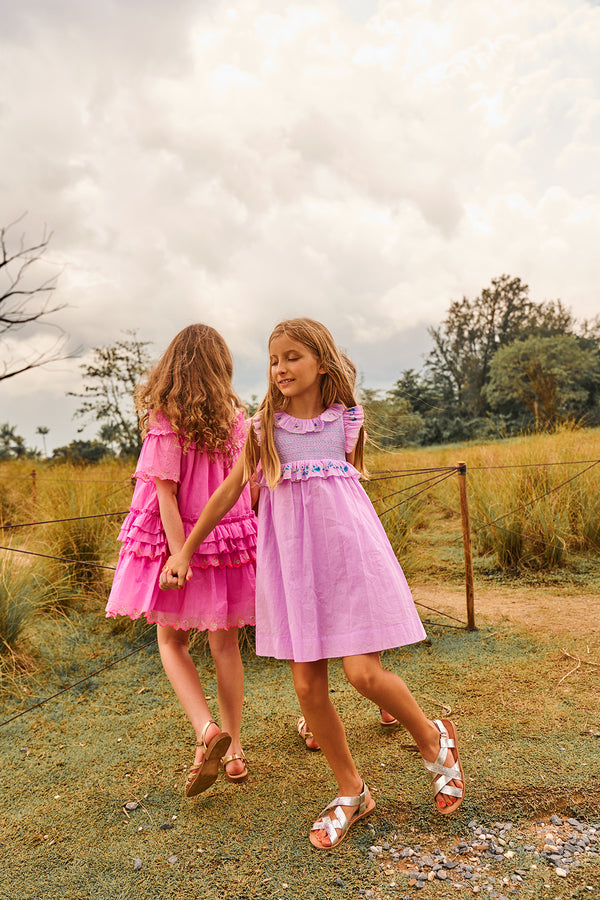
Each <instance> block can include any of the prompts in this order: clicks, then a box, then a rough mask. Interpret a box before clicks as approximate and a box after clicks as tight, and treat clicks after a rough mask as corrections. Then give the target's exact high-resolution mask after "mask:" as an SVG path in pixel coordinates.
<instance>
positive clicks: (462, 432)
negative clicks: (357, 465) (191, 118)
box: [0, 223, 600, 462]
mask: <svg viewBox="0 0 600 900" xmlns="http://www.w3.org/2000/svg"><path fill="white" fill-rule="evenodd" d="M14 224H15V223H13V225H14ZM10 227H12V226H10ZM49 240H50V235H48V234H47V233H46V232H44V233H43V235H42V237H41V238H40V240H38V241H31V242H27V241H26V240H25V238H24V236H22V237H21V239H20V241H18V242H17V243H16V245H15V246H14V247H9V241H8V229H7V228H2V229H0V275H4V276H5V281H4V287H3V288H2V289H0V344H2V343H4V344H5V345H6V338H7V336H8V335H9V333H10V332H14V331H17V330H19V329H21V328H25V327H27V326H30V325H32V324H33V323H35V324H37V325H39V324H51V322H48V321H47V320H48V317H50V316H51V315H52V314H53V313H55V312H57V311H58V310H60V309H61V308H63V307H62V306H60V305H51V304H50V303H49V302H48V297H49V295H50V294H51V293H52V292H53V291H54V290H55V287H56V276H52V277H50V278H48V277H44V275H42V276H41V277H40V278H39V279H38V280H37V281H36V280H35V277H34V275H33V274H32V270H34V269H35V267H36V266H39V265H41V264H43V263H44V253H45V251H46V249H47V247H48V243H49ZM45 271H46V268H44V269H43V272H45ZM53 327H54V326H53ZM429 335H430V337H431V342H432V346H431V349H430V350H429V352H428V354H427V355H426V357H425V360H424V364H423V366H422V367H421V369H420V370H419V371H415V370H414V369H405V370H404V371H402V372H401V373H400V377H399V378H398V380H397V381H396V382H395V383H394V385H393V386H392V387H391V388H390V389H389V390H387V391H379V390H373V389H370V388H368V387H366V386H365V385H364V384H362V383H361V386H360V400H361V402H362V404H363V406H364V407H365V413H366V419H367V425H368V431H369V436H370V439H371V441H373V442H374V443H375V444H376V445H378V446H381V447H384V448H397V447H403V446H407V445H413V446H414V445H420V446H426V445H431V444H447V443H453V442H457V441H465V440H486V439H490V438H493V437H499V436H506V435H514V434H518V433H522V432H523V431H530V430H533V429H540V428H544V429H551V428H554V427H555V426H557V425H558V424H560V423H562V422H564V421H566V420H573V421H576V422H578V423H580V424H582V425H586V426H594V425H598V424H600V403H599V397H600V317H598V316H597V317H596V318H594V319H592V320H590V321H588V320H583V321H578V320H577V319H576V318H575V317H574V316H573V315H572V313H571V311H570V310H569V309H568V308H567V307H565V306H564V305H563V303H562V302H561V301H560V300H550V301H543V302H536V301H534V300H532V299H531V298H530V296H529V287H528V285H527V284H525V283H524V282H523V281H521V279H520V278H517V277H511V276H509V275H501V276H499V277H498V278H494V279H492V281H491V284H490V286H489V287H486V288H484V289H483V290H482V291H481V293H480V294H479V295H478V296H477V297H475V298H474V299H469V298H467V297H463V298H462V299H461V300H453V301H452V302H451V303H450V306H449V308H448V310H447V312H446V315H445V318H444V319H443V321H442V322H441V323H440V325H438V326H437V327H436V328H430V329H429ZM64 339H65V336H64V335H63V334H62V332H60V338H59V343H58V344H57V345H55V346H54V347H52V348H51V350H50V351H49V352H48V353H45V354H44V353H40V354H37V355H36V354H35V353H34V354H33V356H30V357H28V358H26V359H21V360H14V359H10V360H9V359H8V357H7V356H6V355H4V356H3V359H4V362H3V364H2V366H0V381H2V380H5V379H7V378H12V377H14V376H16V375H18V374H20V373H22V372H24V371H27V370H28V369H31V368H35V367H37V366H41V365H45V364H47V363H48V362H51V361H54V360H57V359H64V358H67V356H68V354H67V353H66V350H65V344H64ZM150 347H151V343H150V342H149V341H141V340H139V339H138V337H137V335H136V333H135V332H125V333H124V336H123V337H122V338H120V339H119V340H117V341H115V342H114V343H112V344H110V345H107V346H102V347H95V348H93V349H92V355H91V362H89V363H85V364H83V365H82V366H81V370H82V389H81V390H80V391H79V392H69V393H70V395H71V396H74V397H78V398H79V399H80V401H81V403H80V405H79V407H78V409H77V410H76V413H75V417H76V418H78V419H82V420H86V421H92V422H95V423H97V424H98V432H97V435H96V437H95V438H94V439H93V440H91V441H90V440H80V439H76V440H73V441H71V443H70V444H68V445H67V446H64V447H59V448H57V449H55V450H54V452H53V454H52V458H53V459H57V460H72V461H78V462H79V461H81V462H82V461H97V460H99V459H102V458H105V457H107V456H121V457H123V456H135V455H136V454H137V453H139V450H140V446H141V445H140V434H139V429H138V423H137V416H136V413H135V408H134V404H133V390H134V387H135V385H136V384H137V382H138V381H139V380H140V378H141V377H142V376H143V374H144V373H145V372H146V371H147V369H148V368H149V366H150V364H151V362H152V359H151V353H150ZM248 406H249V409H250V412H253V411H254V409H255V408H256V398H254V397H253V398H251V400H250V402H249V404H248ZM80 430H82V429H80ZM48 432H49V429H48V428H47V427H46V426H41V425H40V426H39V427H38V428H37V433H38V434H40V435H41V436H42V438H43V441H44V448H45V436H46V435H47V434H48ZM41 455H42V454H41V453H40V451H39V450H36V449H33V448H30V447H27V445H26V443H25V440H24V439H23V438H22V437H21V436H20V435H19V434H17V431H16V428H15V427H14V426H12V425H10V424H9V423H4V424H0V460H1V459H14V458H23V457H35V456H41ZM44 456H45V449H44Z"/></svg>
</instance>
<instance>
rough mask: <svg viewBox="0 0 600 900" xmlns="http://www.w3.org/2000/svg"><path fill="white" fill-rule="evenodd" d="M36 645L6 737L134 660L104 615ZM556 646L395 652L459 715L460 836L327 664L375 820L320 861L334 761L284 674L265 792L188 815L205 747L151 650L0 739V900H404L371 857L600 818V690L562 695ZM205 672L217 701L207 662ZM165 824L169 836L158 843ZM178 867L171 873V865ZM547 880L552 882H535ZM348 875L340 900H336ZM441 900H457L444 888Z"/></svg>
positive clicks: (253, 721) (470, 638) (253, 713)
mask: <svg viewBox="0 0 600 900" xmlns="http://www.w3.org/2000/svg"><path fill="white" fill-rule="evenodd" d="M36 638H37V641H38V652H39V653H40V654H41V656H42V657H43V658H44V659H45V661H46V668H45V669H44V671H45V673H46V674H45V675H44V677H43V678H40V677H39V676H35V677H31V678H28V679H23V681H22V687H23V688H27V690H28V692H29V693H28V694H23V697H22V700H21V701H20V702H19V703H17V702H15V699H14V698H8V699H7V702H5V704H4V708H3V712H2V719H3V720H4V718H8V717H9V715H10V714H11V713H14V712H16V711H18V710H19V709H20V708H23V707H25V706H26V705H31V704H33V703H35V702H37V701H38V700H39V699H42V698H43V697H45V696H48V695H49V694H50V693H52V692H54V691H57V690H60V689H61V688H63V687H65V686H67V685H68V684H72V683H74V682H76V681H78V680H79V679H80V678H82V677H83V676H84V674H85V673H86V672H90V671H93V670H95V669H97V668H99V667H100V666H101V665H102V663H103V661H104V660H107V659H112V658H115V657H116V656H118V655H124V654H125V653H126V652H129V650H130V649H132V647H133V646H134V645H133V644H131V643H129V642H127V641H125V640H124V639H123V636H122V635H118V634H115V633H114V632H113V631H112V630H111V628H110V623H108V622H105V621H104V620H103V619H102V614H101V612H100V611H99V610H98V611H97V612H96V613H93V612H87V613H85V614H83V615H81V617H78V618H76V619H74V620H72V621H71V623H70V625H68V626H67V625H65V624H64V623H61V622H59V621H55V620H43V621H42V622H41V623H40V625H39V626H38V629H37V632H36ZM559 643H560V641H558V642H557V641H556V640H555V639H553V638H551V637H548V638H544V639H543V640H541V639H540V638H539V637H534V636H532V635H530V634H527V633H525V632H522V631H519V630H516V629H515V628H514V627H509V625H508V624H507V623H504V622H498V623H487V624H486V623H482V627H480V630H479V631H477V632H474V633H467V632H464V631H455V630H445V629H442V628H432V629H430V635H429V640H428V641H427V642H426V643H423V644H420V645H415V646H413V647H409V648H405V649H403V650H398V651H392V652H388V653H386V654H385V656H384V663H385V665H386V666H388V667H389V668H392V669H394V670H395V671H397V672H398V673H399V674H401V675H402V677H404V678H405V680H406V681H407V683H408V684H409V686H410V687H411V689H412V690H413V692H414V694H415V696H416V697H417V699H418V700H419V702H420V703H421V704H422V706H423V708H424V709H425V711H426V712H427V713H428V714H429V715H430V716H432V717H433V716H438V715H440V714H441V713H442V710H443V707H444V706H449V707H451V708H452V713H451V716H452V718H453V719H454V720H455V721H456V722H457V725H458V729H459V735H460V741H461V751H462V759H463V765H464V767H465V770H466V772H467V777H468V794H467V797H466V799H465V801H464V803H463V806H462V808H461V811H460V812H459V814H458V815H457V816H454V817H451V818H449V819H444V818H443V817H440V816H438V815H436V813H435V810H434V808H433V804H432V799H431V794H430V787H429V782H428V779H427V776H426V774H425V772H424V769H423V768H422V766H421V764H420V761H419V760H418V759H417V758H415V757H414V756H412V755H411V754H408V753H407V752H405V751H403V750H402V749H401V747H400V744H401V743H403V742H405V741H406V740H407V739H408V738H407V735H406V734H404V733H402V732H401V731H396V732H395V733H393V732H392V733H390V732H384V731H383V730H382V729H381V728H380V726H378V724H377V715H376V710H374V709H373V708H372V707H371V706H370V704H368V703H367V702H366V701H365V700H364V699H362V698H361V697H359V696H358V695H357V694H356V692H355V691H353V690H352V689H351V688H350V687H349V686H348V685H347V683H346V682H345V681H344V679H343V676H342V673H341V669H340V666H339V664H338V663H332V666H331V687H332V690H333V694H332V697H333V699H334V702H335V703H336V705H337V707H338V708H339V710H340V712H341V714H342V716H343V719H344V721H345V723H346V726H347V732H348V739H349V742H350V745H351V747H352V748H353V751H354V753H355V755H356V759H357V762H358V765H359V768H360V770H361V772H362V773H363V775H364V777H365V780H366V781H367V783H368V784H369V785H370V787H371V789H372V790H373V792H374V796H375V798H376V800H377V804H378V805H377V811H376V813H375V814H374V816H373V817H372V824H373V826H374V829H375V831H374V832H372V831H371V830H370V829H369V828H368V827H367V826H366V825H360V826H356V827H355V828H354V829H353V830H352V831H351V833H350V836H349V837H348V838H347V840H346V841H345V842H344V844H343V845H342V847H341V848H339V849H338V850H337V851H335V852H333V853H317V852H314V851H312V850H311V848H310V846H309V844H308V830H309V828H310V825H311V823H312V820H313V819H314V818H315V817H316V815H317V813H318V812H319V810H320V809H321V808H322V807H323V806H324V805H325V804H326V803H327V802H328V801H329V800H330V799H331V797H332V796H333V793H334V786H333V781H332V777H331V775H330V773H329V772H328V769H327V766H326V764H325V761H324V759H323V757H322V755H321V754H311V753H307V752H306V751H305V750H304V749H303V746H302V745H301V744H300V741H299V739H298V737H297V735H296V731H295V722H296V717H297V714H298V712H297V704H296V700H295V697H294V692H293V687H292V682H291V677H290V674H289V670H288V666H287V664H286V663H282V662H277V661H273V660H258V659H257V658H256V657H253V656H252V655H250V654H246V657H245V669H246V692H245V706H244V745H245V750H246V752H247V754H248V756H249V759H250V769H251V778H250V780H249V782H248V784H247V785H245V786H242V787H239V786H234V785H230V784H228V783H227V782H226V781H225V780H224V779H223V778H220V779H219V780H218V782H217V783H216V785H215V786H214V787H213V788H212V789H211V790H210V791H208V792H207V793H206V794H204V795H202V796H201V797H200V798H199V799H197V800H195V801H192V802H190V801H188V800H186V798H185V797H184V795H183V792H182V784H183V780H184V771H185V769H184V767H185V766H186V765H188V764H189V763H190V762H191V759H192V755H193V735H192V734H191V729H190V727H189V725H188V724H187V721H186V719H185V717H184V714H183V712H182V711H181V709H180V707H179V705H178V703H177V702H176V700H175V698H174V695H173V694H172V692H171V690H170V687H169V685H168V683H167V681H166V678H165V676H164V673H163V671H162V668H161V665H160V661H159V658H158V654H157V652H156V649H155V645H153V646H152V647H150V648H146V649H143V650H141V651H140V652H139V653H137V654H135V655H134V656H132V657H130V658H129V659H127V660H125V661H124V662H121V663H119V664H118V665H117V666H115V667H113V668H111V669H108V670H106V671H105V672H103V673H101V674H100V675H98V676H96V677H94V678H93V679H91V680H89V681H86V682H84V684H82V685H80V686H78V687H77V688H75V689H74V690H72V691H69V692H67V693H65V694H62V695H61V696H60V697H57V698H56V699H54V700H52V701H50V702H49V703H48V704H47V705H45V706H43V707H41V708H38V709H36V710H34V711H32V712H30V713H27V714H25V715H23V716H22V717H21V718H19V719H16V720H15V721H13V722H11V723H10V724H8V725H5V726H4V727H3V728H2V742H1V747H2V749H1V760H2V765H1V767H0V790H1V802H2V810H3V824H2V832H3V835H2V836H3V842H5V843H6V844H7V845H8V846H10V848H11V850H10V854H9V855H4V856H3V858H2V861H1V862H0V875H2V876H4V877H5V878H8V877H9V873H10V883H11V885H12V887H11V889H10V890H11V891H12V893H7V894H2V888H0V897H9V896H10V897H11V898H12V897H18V898H28V897H32V898H33V897H36V898H37V897H45V898H54V897H56V898H59V897H61V898H62V897H67V898H84V897H85V898H87V897H89V898H111V900H112V898H129V897H131V898H134V897H135V898H139V897H148V898H150V897H157V898H159V897H160V898H163V897H169V898H170V897H173V898H204V897H206V898H213V897H230V898H238V897H239V898H277V897H286V898H304V897H333V896H335V897H337V896H340V897H356V896H357V891H358V890H359V889H360V888H362V889H373V890H375V891H376V896H379V897H382V898H383V897H394V896H398V892H397V891H394V889H391V888H389V887H387V886H386V883H385V882H386V880H385V879H384V878H383V876H382V875H381V874H380V869H379V867H378V864H377V861H376V860H371V859H369V858H368V856H367V850H368V847H369V846H370V845H371V844H372V843H373V842H374V841H375V840H376V841H377V842H378V843H381V842H383V841H385V840H386V839H389V838H390V837H391V836H392V835H393V834H397V835H398V836H399V837H398V840H399V841H400V842H401V843H402V842H404V844H408V843H410V844H414V843H417V842H420V843H422V844H423V845H426V844H427V842H429V844H431V841H434V842H435V844H436V845H442V846H449V845H450V844H452V843H454V842H455V841H456V840H457V838H458V837H461V836H465V835H468V833H469V832H468V828H467V825H468V823H469V821H470V820H471V819H473V818H475V819H477V820H478V821H480V822H482V823H492V822H494V821H496V820H502V821H505V820H507V819H511V820H513V821H514V822H515V823H527V822H529V821H531V820H535V819H538V818H540V817H543V816H546V815H547V814H548V813H550V812H552V811H555V812H558V813H559V814H562V815H565V814H569V815H576V816H579V817H582V818H583V817H588V818H590V817H591V818H592V820H594V817H596V818H597V816H598V813H597V811H598V806H599V803H600V786H599V785H598V781H597V777H596V775H597V772H596V770H597V753H598V739H594V738H593V737H591V735H590V734H589V730H590V728H593V729H595V730H598V728H599V720H598V705H597V674H595V675H594V673H593V670H591V669H589V668H588V669H585V668H583V669H582V670H578V671H577V672H576V673H575V674H574V675H573V676H570V677H569V678H567V679H565V681H563V682H562V684H560V685H559V684H558V682H559V679H560V678H561V677H562V676H563V675H564V674H566V673H567V672H568V671H569V669H571V668H572V667H573V663H572V661H568V660H565V658H564V656H563V654H562V653H561V651H560V647H559ZM197 661H198V666H199V668H200V672H201V677H202V680H203V683H204V684H205V685H206V689H207V693H208V694H209V695H210V696H212V697H214V695H215V691H216V685H215V679H214V671H213V668H212V666H211V664H210V661H209V660H208V659H207V658H206V657H205V656H202V655H201V656H199V657H198V660H197ZM49 673H50V674H49ZM132 800H137V801H139V802H140V806H139V808H138V809H136V810H133V811H131V812H129V813H128V814H127V813H126V812H125V811H124V810H123V805H124V804H125V803H126V802H128V801H132ZM174 816H175V817H176V818H175V819H174V818H173V817H174ZM165 823H170V824H172V825H173V827H172V828H170V829H166V830H163V829H161V828H160V825H161V824H165ZM140 828H141V829H143V830H141V831H140V830H139V829H140ZM199 850H202V852H198V851H199ZM172 856H177V858H178V862H177V863H173V864H170V863H169V862H168V860H169V858H170V857H172ZM136 858H140V859H142V863H143V864H142V869H141V871H140V872H139V873H134V872H133V862H134V860H135V859H136ZM34 859H35V876H32V861H33V860H34ZM548 874H549V873H548V871H546V870H545V869H544V868H543V867H541V870H540V873H539V878H540V879H541V880H543V878H544V877H546V878H547V877H548ZM599 874H600V873H599V872H596V877H597V876H598V875H599ZM337 877H341V878H342V880H343V882H344V889H343V890H342V889H337V888H335V887H334V882H335V879H336V878H337ZM589 877H591V876H589V875H587V874H586V873H585V872H584V874H581V873H580V874H575V873H574V874H573V875H572V876H570V877H569V879H568V883H567V884H566V885H564V886H561V885H559V887H558V889H557V890H558V891H559V892H558V893H554V894H553V895H551V896H553V897H563V896H564V897H567V896H571V894H570V892H569V891H571V890H573V888H574V886H575V885H576V884H577V883H579V881H578V879H583V882H585V879H586V878H588V880H589ZM388 880H389V879H388ZM528 881H529V879H528ZM2 882H3V877H0V884H2ZM583 882H582V883H583ZM284 883H285V884H287V885H288V887H287V888H283V887H282V885H283V884H284ZM539 883H540V884H541V883H542V881H540V882H539ZM553 885H554V882H553ZM538 886H539V885H538ZM563 889H564V893H560V891H563ZM432 891H433V889H432ZM434 893H435V896H436V897H440V898H443V897H445V896H454V895H455V894H456V890H455V889H452V888H450V887H447V886H443V885H436V886H435V891H434ZM421 894H422V895H423V896H424V897H427V896H429V889H426V891H423V892H421ZM400 896H404V894H400ZM524 896H526V894H524Z"/></svg>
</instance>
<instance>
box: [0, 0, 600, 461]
mask: <svg viewBox="0 0 600 900" xmlns="http://www.w3.org/2000/svg"><path fill="white" fill-rule="evenodd" d="M0 11H1V19H2V27H1V30H0V136H1V140H0V225H8V224H9V223H11V222H13V221H14V220H16V219H18V218H19V217H21V216H22V215H23V213H26V215H25V216H24V218H22V219H21V220H20V222H18V224H17V225H16V226H14V227H13V228H12V229H11V230H10V234H11V235H14V237H15V239H16V238H18V237H20V235H21V234H22V233H24V234H25V235H26V239H27V240H33V241H35V240H37V239H38V238H39V237H40V235H41V234H42V233H43V229H44V227H46V228H47V229H48V230H49V231H51V232H52V240H51V244H50V248H49V250H48V253H47V254H46V263H45V264H44V267H43V268H44V273H43V274H44V275H45V274H54V273H56V274H58V276H59V278H58V287H57V291H56V293H55V296H54V300H55V301H56V302H60V303H64V304H66V305H67V308H65V309H63V310H62V311H61V312H59V313H57V314H56V315H55V316H54V318H53V321H54V322H56V323H57V324H58V325H60V326H61V327H62V328H63V329H64V330H65V331H66V332H67V334H68V335H69V346H70V348H72V350H76V349H78V350H79V351H80V352H81V353H82V354H83V355H82V356H81V357H80V358H79V359H75V360H71V361H68V362H62V363H56V364H53V365H52V366H49V367H47V368H45V369H43V370H36V371H32V372H31V373H28V374H24V375H21V376H18V377H15V378H11V379H7V380H5V381H3V382H1V383H0V422H3V421H8V422H10V423H11V424H13V425H15V426H16V427H17V430H18V431H19V432H20V433H21V434H23V435H24V436H25V437H26V439H27V441H28V443H30V444H37V445H38V446H41V443H40V441H41V439H40V437H39V435H38V436H36V434H35V429H36V426H39V425H43V426H47V427H49V428H50V434H49V435H48V446H49V448H50V447H52V446H56V445H59V444H62V443H67V442H68V441H69V440H71V439H72V438H73V437H74V436H75V427H76V425H75V423H73V421H72V418H71V417H72V413H73V411H74V409H75V407H76V405H77V404H76V401H74V400H73V399H72V398H71V399H67V398H65V393H66V391H68V390H78V389H80V387H81V380H80V371H79V368H78V367H79V365H80V364H81V362H82V361H84V360H85V358H86V357H85V354H86V352H89V348H90V347H93V346H98V345H102V344H109V343H111V342H113V341H114V340H116V339H118V338H119V337H121V336H122V332H123V331H124V330H126V329H137V331H138V336H139V337H140V338H141V339H144V340H150V341H153V342H154V346H155V350H156V354H159V353H160V352H162V350H163V349H164V347H165V346H166V344H167V343H168V341H169V340H170V338H171V337H172V336H173V334H175V333H176V331H178V330H179V329H180V328H182V327H183V326H184V325H186V324H188V323H189V322H191V321H205V322H208V323H210V324H212V325H214V326H215V327H216V328H217V329H219V330H220V331H221V332H222V334H223V335H224V337H225V338H226V340H227V341H228V343H229V344H230V346H231V349H232V351H233V354H234V359H235V365H236V375H235V381H236V386H237V388H238V390H239V391H240V393H241V394H242V396H244V397H245V398H249V397H250V395H251V394H253V393H257V394H261V393H262V391H263V389H264V384H265V381H264V373H265V367H266V349H265V340H266V337H267V335H268V333H269V331H270V329H271V328H272V326H273V325H274V324H275V323H276V322H277V321H278V320H280V319H281V318H283V317H287V316H292V315H310V316H313V317H315V318H319V319H321V320H322V321H324V322H325V323H326V324H327V325H328V326H329V327H330V328H331V330H332V331H333V333H334V335H335V336H336V338H337V339H338V342H339V343H340V344H341V345H342V346H343V347H344V348H346V349H347V350H348V351H349V352H350V354H351V355H352V357H353V358H354V360H355V361H356V363H357V365H358V368H359V370H360V371H361V372H362V373H363V377H364V382H365V384H366V385H367V386H370V387H388V386H390V385H391V384H392V383H393V382H394V381H395V380H396V379H397V378H398V377H399V375H400V373H401V372H402V370H403V369H405V368H409V367H413V368H417V369H418V368H420V366H421V365H422V362H423V354H425V353H426V352H427V350H428V348H429V346H430V343H429V338H428V336H427V328H428V327H429V326H431V325H436V324H438V323H439V322H440V320H441V318H442V317H443V316H444V313H445V311H446V309H447V307H448V305H449V303H450V301H451V300H452V299H459V298H460V297H461V296H463V295H466V296H468V297H475V296H476V295H477V294H478V293H479V292H480V290H481V289H482V288H483V287H486V286H487V285H488V284H489V283H490V280H491V279H492V278H493V277H495V276H497V275H501V274H503V273H507V274H509V275H512V276H519V277H520V278H521V279H523V280H524V281H525V282H527V283H528V284H529V286H530V288H531V296H532V298H533V299H535V300H539V301H541V300H548V299H554V298H561V299H562V300H563V301H564V302H565V303H566V304H567V305H568V306H570V307H571V309H572V310H573V312H574V313H575V314H576V315H577V316H578V317H580V318H584V317H591V316H594V315H596V314H597V313H598V312H600V303H599V302H598V284H599V282H600V252H599V249H598V248H599V247H600V63H599V62H598V47H599V46H600V6H599V5H598V3H593V2H590V0H526V2H523V0H486V2H485V3H482V2H481V0H398V2H385V0H380V2H377V0H323V2H318V3H317V2H311V0H305V2H304V0H297V2H294V3H291V2H287V0H262V2H261V0H235V2H230V3H222V2H219V0H178V2H175V3H166V2H164V0H143V2H142V0H103V2H102V3H82V2H81V0H27V2H26V3H24V2H22V0H0ZM40 274H42V269H41V268H40ZM54 339H55V333H54V332H53V331H52V330H50V331H48V330H46V331H37V330H36V329H30V330H23V331H21V332H19V333H18V334H13V335H12V337H11V339H10V340H9V341H8V342H5V343H4V344H3V346H2V354H3V358H4V359H7V358H9V357H11V356H12V357H13V358H17V357H19V356H22V355H23V354H24V353H25V352H27V351H28V349H31V348H35V349H40V347H44V346H47V345H50V344H51V342H52V341H53V340H54ZM94 430H95V429H91V430H89V429H88V431H87V433H86V434H87V436H92V434H93V433H94Z"/></svg>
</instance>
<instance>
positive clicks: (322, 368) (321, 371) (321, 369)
mask: <svg viewBox="0 0 600 900" xmlns="http://www.w3.org/2000/svg"><path fill="white" fill-rule="evenodd" d="M317 374H318V375H326V374H327V369H326V368H325V366H324V365H323V363H321V364H320V365H319V368H318V370H317Z"/></svg>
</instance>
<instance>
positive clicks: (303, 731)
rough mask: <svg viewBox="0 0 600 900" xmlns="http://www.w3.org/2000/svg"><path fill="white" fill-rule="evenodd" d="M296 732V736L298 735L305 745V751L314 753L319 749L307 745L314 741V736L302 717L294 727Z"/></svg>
mask: <svg viewBox="0 0 600 900" xmlns="http://www.w3.org/2000/svg"><path fill="white" fill-rule="evenodd" d="M296 730H297V731H298V734H299V735H300V737H301V738H302V740H303V741H304V743H305V744H306V749H307V750H313V751H316V750H320V749H321V748H320V747H319V746H318V745H317V746H316V747H311V746H310V744H309V743H308V741H310V740H313V739H314V734H313V733H312V731H310V730H309V728H308V725H307V724H306V719H305V718H304V716H302V717H301V718H300V719H298V725H297V726H296Z"/></svg>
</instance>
